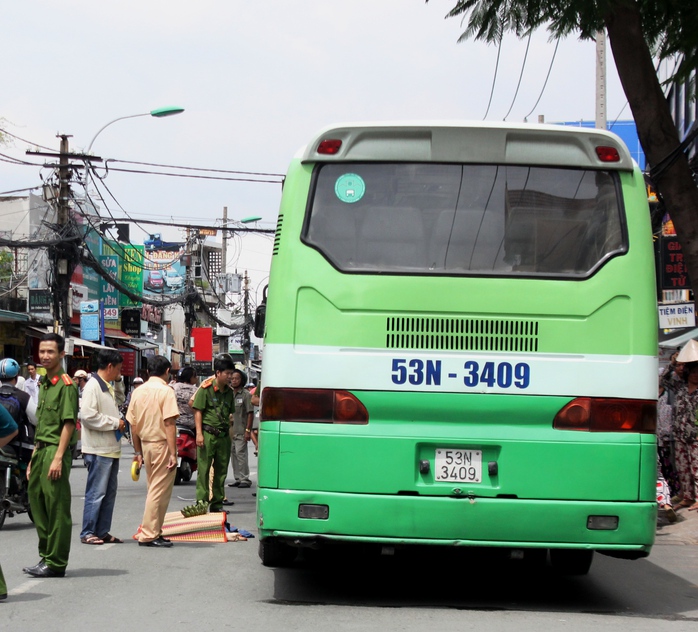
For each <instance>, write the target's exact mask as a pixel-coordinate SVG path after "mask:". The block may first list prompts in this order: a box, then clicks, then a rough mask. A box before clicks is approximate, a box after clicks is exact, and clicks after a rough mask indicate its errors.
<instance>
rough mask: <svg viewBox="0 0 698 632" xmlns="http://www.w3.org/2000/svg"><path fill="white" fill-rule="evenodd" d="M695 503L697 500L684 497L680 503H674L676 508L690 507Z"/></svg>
mask: <svg viewBox="0 0 698 632" xmlns="http://www.w3.org/2000/svg"><path fill="white" fill-rule="evenodd" d="M693 503H695V500H691V499H689V498H684V499H683V500H682V501H681V502H680V503H676V504H675V505H674V508H675V509H681V508H682V507H690V506H691V505H693Z"/></svg>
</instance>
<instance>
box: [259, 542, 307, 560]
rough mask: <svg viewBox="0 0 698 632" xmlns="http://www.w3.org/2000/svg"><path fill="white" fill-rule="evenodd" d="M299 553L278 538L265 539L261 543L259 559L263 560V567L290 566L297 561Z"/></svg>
mask: <svg viewBox="0 0 698 632" xmlns="http://www.w3.org/2000/svg"><path fill="white" fill-rule="evenodd" d="M297 553H298V551H297V550H296V549H295V548H293V547H292V546H289V545H288V544H285V543H284V542H281V541H279V540H277V539H276V538H265V539H264V540H260V541H259V559H260V560H262V566H267V567H284V566H290V565H291V564H293V561H294V560H295V559H296V554H297Z"/></svg>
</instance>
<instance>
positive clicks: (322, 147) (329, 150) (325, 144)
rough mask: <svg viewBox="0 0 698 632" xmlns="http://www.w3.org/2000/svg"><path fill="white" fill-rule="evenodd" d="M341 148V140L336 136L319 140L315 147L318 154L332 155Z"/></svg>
mask: <svg viewBox="0 0 698 632" xmlns="http://www.w3.org/2000/svg"><path fill="white" fill-rule="evenodd" d="M341 148H342V141H341V140H339V139H338V138H326V139H325V140H322V141H320V144H319V145H318V148H317V153H318V154H325V155H326V156H334V155H336V154H338V153H339V150H340V149H341Z"/></svg>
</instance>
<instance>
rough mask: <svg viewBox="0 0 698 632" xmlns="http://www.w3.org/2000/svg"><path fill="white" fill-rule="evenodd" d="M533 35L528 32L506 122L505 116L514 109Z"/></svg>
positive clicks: (531, 32)
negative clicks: (517, 80)
mask: <svg viewBox="0 0 698 632" xmlns="http://www.w3.org/2000/svg"><path fill="white" fill-rule="evenodd" d="M532 34H533V31H529V32H528V40H527V42H526V52H525V53H524V58H523V63H522V64H521V73H520V74H519V83H517V84H516V92H514V98H513V99H512V101H511V105H510V106H509V111H508V112H507V113H506V114H505V116H504V120H505V121H506V120H507V116H509V114H511V110H512V109H513V107H514V103H516V97H517V96H518V95H519V88H520V87H521V80H522V79H523V74H524V70H525V69H526V59H528V48H529V46H530V45H531V35H532Z"/></svg>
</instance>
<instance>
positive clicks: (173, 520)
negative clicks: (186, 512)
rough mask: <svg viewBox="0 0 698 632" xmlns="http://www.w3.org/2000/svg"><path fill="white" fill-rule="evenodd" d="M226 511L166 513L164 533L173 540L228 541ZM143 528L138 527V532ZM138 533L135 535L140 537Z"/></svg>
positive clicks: (134, 537)
mask: <svg viewBox="0 0 698 632" xmlns="http://www.w3.org/2000/svg"><path fill="white" fill-rule="evenodd" d="M225 518H226V514H224V513H222V512H221V513H207V514H203V515H202V516H192V517H191V518H185V517H184V516H182V513H181V512H180V511H172V512H170V513H168V514H166V515H165V522H164V523H163V525H162V535H163V537H165V538H167V539H168V540H172V541H173V542H227V541H228V534H227V533H226V532H225ZM140 531H141V528H140V527H138V533H140ZM138 533H136V535H134V536H133V539H134V540H137V539H138Z"/></svg>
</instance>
